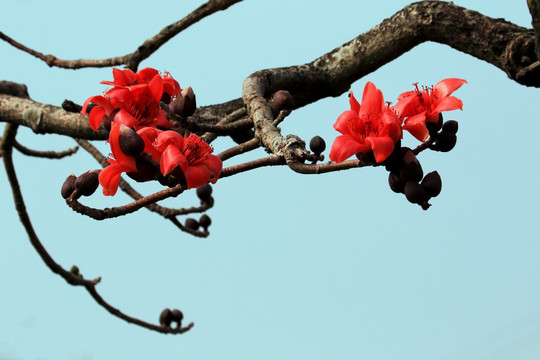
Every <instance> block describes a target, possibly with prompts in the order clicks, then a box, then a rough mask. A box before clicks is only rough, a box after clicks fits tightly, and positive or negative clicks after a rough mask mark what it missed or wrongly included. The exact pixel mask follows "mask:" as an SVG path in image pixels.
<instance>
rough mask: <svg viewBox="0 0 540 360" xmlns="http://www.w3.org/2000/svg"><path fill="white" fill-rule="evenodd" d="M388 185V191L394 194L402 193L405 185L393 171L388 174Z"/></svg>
mask: <svg viewBox="0 0 540 360" xmlns="http://www.w3.org/2000/svg"><path fill="white" fill-rule="evenodd" d="M388 185H390V189H392V191H393V192H396V193H403V189H404V187H405V183H404V182H403V181H402V180H401V179H400V178H399V175H398V174H396V173H395V172H393V171H391V172H390V173H389V174H388Z"/></svg>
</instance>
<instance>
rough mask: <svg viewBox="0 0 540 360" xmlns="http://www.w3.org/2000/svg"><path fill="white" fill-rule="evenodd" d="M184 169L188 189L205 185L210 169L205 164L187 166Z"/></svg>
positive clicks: (208, 178)
mask: <svg viewBox="0 0 540 360" xmlns="http://www.w3.org/2000/svg"><path fill="white" fill-rule="evenodd" d="M182 170H183V171H184V176H185V177H186V182H187V185H188V189H193V188H198V187H201V186H203V185H206V184H207V183H208V181H209V180H210V170H208V167H207V166H206V165H205V164H200V165H195V166H188V167H186V168H185V169H182Z"/></svg>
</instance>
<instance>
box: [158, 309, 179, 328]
mask: <svg viewBox="0 0 540 360" xmlns="http://www.w3.org/2000/svg"><path fill="white" fill-rule="evenodd" d="M183 319H184V314H182V312H181V311H180V310H178V309H173V310H171V309H169V308H167V309H164V310H163V311H162V312H161V314H160V315H159V324H160V325H161V327H162V328H166V329H171V328H172V329H180V328H182V320H183ZM174 323H176V326H174V327H173V326H172V325H173V324H174Z"/></svg>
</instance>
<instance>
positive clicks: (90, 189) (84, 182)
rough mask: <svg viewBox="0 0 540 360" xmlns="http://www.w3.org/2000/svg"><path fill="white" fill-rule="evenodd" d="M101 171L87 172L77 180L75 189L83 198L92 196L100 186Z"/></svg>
mask: <svg viewBox="0 0 540 360" xmlns="http://www.w3.org/2000/svg"><path fill="white" fill-rule="evenodd" d="M100 172H101V170H92V171H87V172H85V173H84V174H82V175H80V176H79V177H78V178H77V180H75V189H77V191H78V192H79V194H81V195H83V196H90V195H92V194H93V193H94V192H95V191H96V189H97V188H98V185H99V178H98V176H99V173H100Z"/></svg>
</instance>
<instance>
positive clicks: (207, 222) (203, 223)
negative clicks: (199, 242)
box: [199, 214, 212, 230]
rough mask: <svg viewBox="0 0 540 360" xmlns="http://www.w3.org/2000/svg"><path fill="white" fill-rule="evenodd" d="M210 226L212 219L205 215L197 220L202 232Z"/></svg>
mask: <svg viewBox="0 0 540 360" xmlns="http://www.w3.org/2000/svg"><path fill="white" fill-rule="evenodd" d="M211 224H212V219H210V216H208V215H206V214H202V215H201V217H200V218H199V225H201V226H202V227H203V228H204V230H208V227H209V226H210V225H211Z"/></svg>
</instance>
